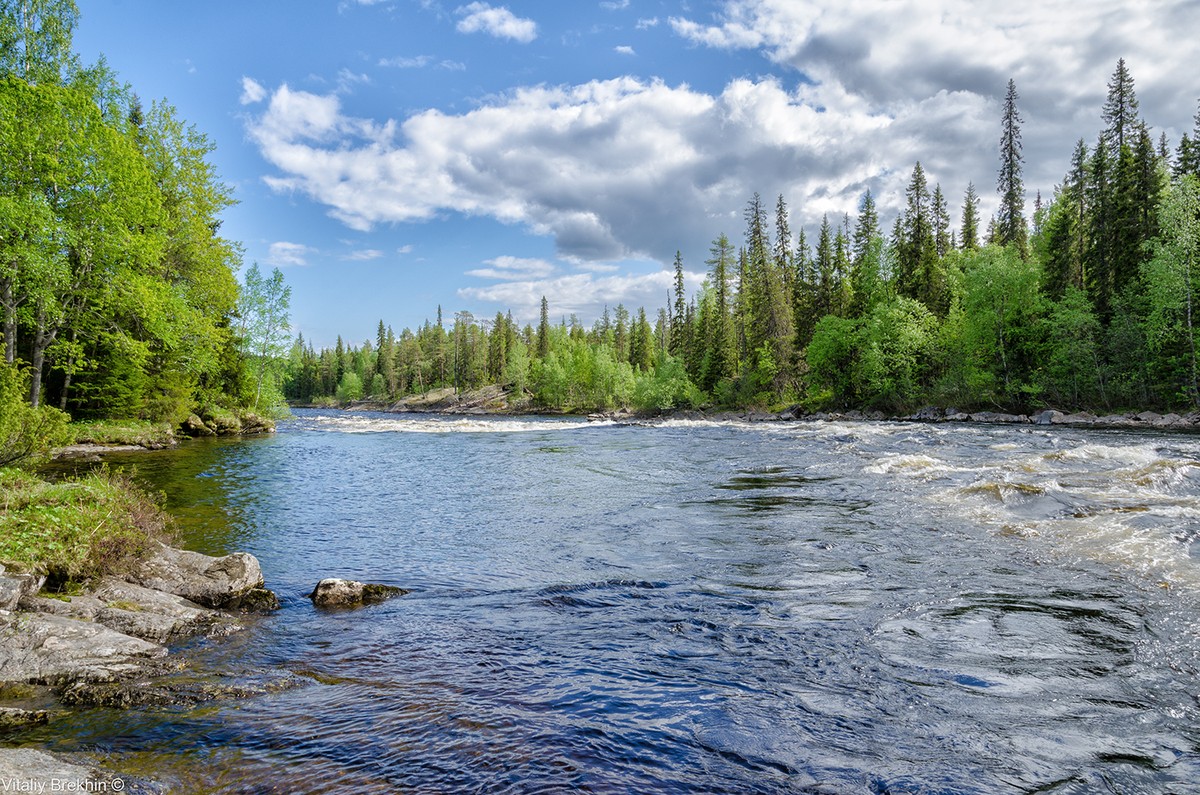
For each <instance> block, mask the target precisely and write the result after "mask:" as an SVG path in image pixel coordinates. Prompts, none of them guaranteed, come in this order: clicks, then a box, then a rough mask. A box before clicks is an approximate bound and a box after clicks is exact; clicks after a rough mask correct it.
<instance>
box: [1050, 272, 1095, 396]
mask: <svg viewBox="0 0 1200 795" xmlns="http://www.w3.org/2000/svg"><path fill="white" fill-rule="evenodd" d="M1044 322H1045V325H1046V332H1045V336H1046V351H1045V354H1044V356H1043V357H1042V358H1043V362H1044V364H1043V365H1042V367H1041V368H1040V369H1039V370H1038V372H1037V376H1036V377H1037V383H1038V387H1039V390H1040V392H1041V394H1042V395H1043V396H1044V397H1045V399H1046V400H1048V401H1049V402H1050V403H1051V404H1053V405H1056V406H1061V407H1064V408H1066V407H1069V408H1082V407H1084V406H1099V405H1105V404H1106V403H1107V402H1108V397H1107V395H1106V393H1105V386H1104V372H1103V369H1102V366H1101V354H1102V350H1103V348H1102V344H1101V343H1102V337H1101V331H1102V329H1101V326H1100V319H1099V317H1097V316H1096V312H1095V310H1094V309H1093V308H1092V305H1091V302H1090V301H1088V298H1087V295H1086V294H1085V293H1084V292H1083V290H1081V289H1079V288H1078V287H1074V286H1071V287H1068V288H1067V290H1066V293H1065V294H1064V295H1063V297H1062V299H1061V300H1059V301H1056V302H1054V303H1053V304H1051V305H1050V307H1049V311H1048V312H1047V314H1046V318H1045V321H1044Z"/></svg>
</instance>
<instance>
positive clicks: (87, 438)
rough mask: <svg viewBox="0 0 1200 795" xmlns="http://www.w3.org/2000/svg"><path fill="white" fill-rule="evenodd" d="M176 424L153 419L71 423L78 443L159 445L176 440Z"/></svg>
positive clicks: (72, 431)
mask: <svg viewBox="0 0 1200 795" xmlns="http://www.w3.org/2000/svg"><path fill="white" fill-rule="evenodd" d="M173 428H174V425H173V424H172V423H169V422H154V421H151V420H121V421H113V420H96V421H93V422H73V423H71V427H70V430H71V434H72V436H73V437H74V441H75V443H76V444H136V445H141V446H142V447H158V446H162V445H168V444H170V443H172V442H173V441H175V432H174V430H173Z"/></svg>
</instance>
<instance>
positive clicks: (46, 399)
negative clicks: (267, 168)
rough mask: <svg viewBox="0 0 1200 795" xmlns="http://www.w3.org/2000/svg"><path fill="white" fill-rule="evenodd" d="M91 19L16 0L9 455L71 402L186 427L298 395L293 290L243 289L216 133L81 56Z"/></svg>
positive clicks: (6, 50) (3, 25)
mask: <svg viewBox="0 0 1200 795" xmlns="http://www.w3.org/2000/svg"><path fill="white" fill-rule="evenodd" d="M77 22H78V9H77V8H76V6H75V3H74V2H73V1H72V0H40V2H29V0H23V1H18V0H0V163H2V164H3V168H0V334H2V337H3V351H4V353H3V360H2V361H0V465H3V464H4V463H6V460H8V459H10V458H11V459H12V460H18V459H20V458H22V457H23V455H22V451H25V450H26V449H27V448H29V447H30V446H31V445H33V446H36V443H35V442H34V441H33V440H34V439H37V438H40V439H42V441H43V442H44V441H46V440H47V439H50V438H53V437H56V436H57V435H61V434H60V433H59V431H56V430H54V429H56V428H58V429H61V428H63V427H65V424H66V420H67V414H66V413H69V414H70V416H71V417H72V418H75V419H79V418H97V417H116V418H140V419H145V420H158V421H166V422H169V423H172V424H175V425H178V424H179V423H180V422H182V421H183V420H184V419H186V418H187V417H188V415H189V414H190V413H192V412H199V413H207V414H212V413H215V412H230V411H233V412H237V411H240V410H244V409H247V408H258V409H267V410H269V409H270V407H271V406H272V405H275V404H281V402H282V401H281V399H278V398H277V396H278V386H277V379H272V378H269V377H267V376H269V375H270V374H271V373H272V372H273V371H272V370H271V367H270V365H271V363H272V362H273V361H275V360H276V359H277V355H276V354H277V353H285V352H286V342H287V341H289V340H290V332H289V331H288V329H287V301H288V293H287V288H286V285H283V284H282V276H281V275H280V274H279V273H278V272H276V273H275V274H273V275H272V276H270V277H267V276H263V275H262V274H261V273H260V272H259V271H258V269H257V267H256V266H254V267H251V268H250V269H248V270H247V272H246V277H245V282H244V283H242V284H239V282H238V279H237V277H236V275H235V274H236V272H237V271H238V270H239V269H241V267H242V255H241V248H240V246H239V244H237V243H236V242H234V241H231V240H228V239H226V238H223V237H222V236H221V234H220V228H221V220H220V215H221V212H222V211H223V210H224V209H226V208H228V207H229V206H231V205H232V204H233V202H234V200H233V196H232V192H231V190H230V189H229V188H228V187H227V186H226V185H224V184H223V183H222V182H221V181H220V179H219V178H218V176H217V174H216V173H215V171H214V169H213V166H212V165H211V163H210V162H209V155H210V154H211V152H212V151H213V144H212V142H211V141H210V140H209V139H208V138H207V137H206V136H205V135H204V134H203V133H201V132H199V131H197V129H196V128H195V127H193V126H191V125H189V124H188V123H186V122H185V121H184V120H182V119H181V118H179V114H178V113H177V111H176V110H175V108H174V107H172V106H171V105H170V104H169V103H168V102H166V101H159V102H154V103H151V104H150V106H149V107H146V106H144V105H143V103H142V102H141V100H140V99H139V97H138V96H137V94H136V93H134V92H133V90H132V89H131V88H130V87H129V86H127V85H124V84H122V83H121V82H120V81H119V78H118V76H117V75H116V74H114V73H113V71H112V70H111V69H110V68H109V67H108V66H107V65H106V64H105V63H104V62H103V61H101V62H99V63H96V64H93V65H90V66H89V65H83V64H81V63H80V61H79V59H78V57H77V56H76V55H75V54H74V53H73V52H72V33H73V31H74V29H75V27H76V25H77ZM280 333H282V334H283V335H284V336H283V341H284V343H285V344H284V346H283V347H282V349H281V351H278V352H277V351H276V347H275V346H277V345H278V341H279V334H280ZM273 341H274V342H273ZM32 429H40V430H36V431H35V430H32Z"/></svg>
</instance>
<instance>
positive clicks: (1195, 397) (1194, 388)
mask: <svg viewBox="0 0 1200 795" xmlns="http://www.w3.org/2000/svg"><path fill="white" fill-rule="evenodd" d="M1185 273H1186V280H1185V282H1184V284H1186V285H1187V329H1188V344H1189V345H1190V346H1191V350H1192V384H1191V389H1190V390H1189V391H1190V392H1191V393H1192V403H1193V404H1195V405H1196V406H1200V388H1198V387H1200V380H1198V378H1197V367H1196V332H1195V330H1194V329H1193V328H1192V258H1191V257H1190V256H1189V257H1188V258H1187V271H1186V272H1185Z"/></svg>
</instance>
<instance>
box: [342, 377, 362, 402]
mask: <svg viewBox="0 0 1200 795" xmlns="http://www.w3.org/2000/svg"><path fill="white" fill-rule="evenodd" d="M362 396H363V384H362V378H361V377H360V376H359V375H358V373H356V372H354V371H353V370H348V371H346V373H345V375H343V376H342V382H341V383H340V384H338V389H337V399H338V400H339V401H340V402H342V403H349V402H350V401H352V400H362Z"/></svg>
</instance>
